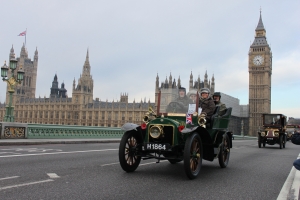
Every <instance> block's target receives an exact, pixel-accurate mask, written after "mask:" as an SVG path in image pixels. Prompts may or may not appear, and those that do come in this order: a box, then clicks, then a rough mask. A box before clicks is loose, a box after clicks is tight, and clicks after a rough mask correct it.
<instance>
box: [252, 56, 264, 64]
mask: <svg viewBox="0 0 300 200" xmlns="http://www.w3.org/2000/svg"><path fill="white" fill-rule="evenodd" d="M263 62H264V58H263V57H262V56H255V57H254V58H253V64H254V65H261V64H263Z"/></svg>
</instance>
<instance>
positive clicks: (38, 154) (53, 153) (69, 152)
mask: <svg viewBox="0 0 300 200" xmlns="http://www.w3.org/2000/svg"><path fill="white" fill-rule="evenodd" d="M117 150H119V149H102V150H88V151H68V152H52V153H37V154H20V155H7V156H0V158H11V157H23V156H41V155H56V154H71V153H89V152H101V151H117Z"/></svg>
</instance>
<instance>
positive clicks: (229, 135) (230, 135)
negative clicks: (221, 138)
mask: <svg viewBox="0 0 300 200" xmlns="http://www.w3.org/2000/svg"><path fill="white" fill-rule="evenodd" d="M226 134H227V136H228V138H229V141H230V145H229V146H230V148H232V135H233V133H232V132H231V131H228V132H226Z"/></svg>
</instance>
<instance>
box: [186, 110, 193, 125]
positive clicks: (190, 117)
mask: <svg viewBox="0 0 300 200" xmlns="http://www.w3.org/2000/svg"><path fill="white" fill-rule="evenodd" d="M186 124H193V123H192V114H189V113H187V114H186Z"/></svg>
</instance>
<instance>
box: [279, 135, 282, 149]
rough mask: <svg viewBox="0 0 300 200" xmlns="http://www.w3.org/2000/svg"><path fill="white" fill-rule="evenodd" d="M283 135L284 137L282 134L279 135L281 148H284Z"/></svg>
mask: <svg viewBox="0 0 300 200" xmlns="http://www.w3.org/2000/svg"><path fill="white" fill-rule="evenodd" d="M282 137H283V136H282V135H280V136H279V148H280V149H282V146H283V138H282Z"/></svg>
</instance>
